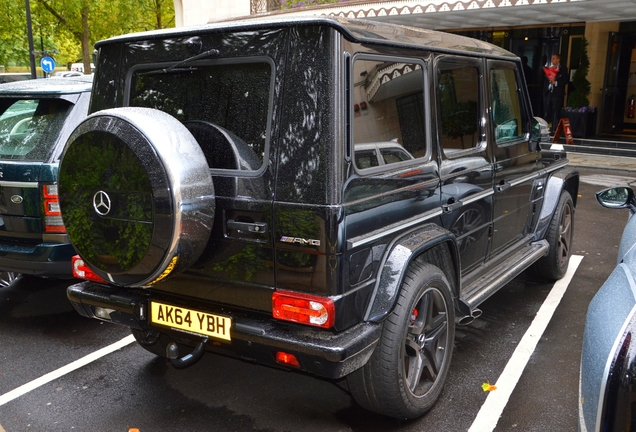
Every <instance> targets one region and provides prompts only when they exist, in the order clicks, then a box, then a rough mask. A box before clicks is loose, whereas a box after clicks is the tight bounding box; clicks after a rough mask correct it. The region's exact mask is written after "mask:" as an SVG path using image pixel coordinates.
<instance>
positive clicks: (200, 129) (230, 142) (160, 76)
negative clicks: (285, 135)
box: [128, 58, 273, 175]
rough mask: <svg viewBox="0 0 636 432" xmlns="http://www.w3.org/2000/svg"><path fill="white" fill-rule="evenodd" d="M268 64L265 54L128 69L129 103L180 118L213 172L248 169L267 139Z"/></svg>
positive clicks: (258, 160) (256, 165)
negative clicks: (262, 57)
mask: <svg viewBox="0 0 636 432" xmlns="http://www.w3.org/2000/svg"><path fill="white" fill-rule="evenodd" d="M272 87H273V64H272V63H271V62H270V61H269V60H268V59H260V58H257V59H250V60H242V61H239V62H237V61H236V60H234V61H233V62H231V61H227V60H226V61H216V62H204V63H198V62H193V63H188V65H187V67H175V68H174V69H170V67H168V68H165V67H164V68H163V69H161V68H159V69H158V68H157V65H152V68H149V67H148V66H144V67H143V68H138V69H136V70H134V71H133V74H132V79H131V84H130V96H129V102H128V104H129V105H130V106H137V107H146V108H154V109H158V110H161V111H164V112H166V113H168V114H170V115H172V116H173V117H175V118H177V119H178V120H179V121H181V122H182V123H183V124H184V125H185V126H186V127H187V128H188V130H189V131H190V132H191V133H192V135H194V137H195V138H196V139H197V141H198V143H199V145H200V146H201V148H202V150H203V153H204V154H205V156H206V159H207V161H208V165H209V166H210V168H211V169H212V171H213V172H214V171H215V170H216V171H225V172H227V170H231V171H235V172H236V171H237V170H238V171H241V172H242V173H244V174H248V175H249V174H250V173H251V174H254V173H255V172H258V171H259V170H260V169H261V168H263V169H264V167H265V165H264V164H263V161H264V160H266V157H267V156H266V154H267V151H268V150H267V149H268V143H269V139H268V136H269V118H270V115H269V112H270V109H271V105H272Z"/></svg>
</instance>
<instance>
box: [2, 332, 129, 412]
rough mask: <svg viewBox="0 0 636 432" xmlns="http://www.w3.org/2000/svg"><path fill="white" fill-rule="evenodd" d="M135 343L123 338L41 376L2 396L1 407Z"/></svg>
mask: <svg viewBox="0 0 636 432" xmlns="http://www.w3.org/2000/svg"><path fill="white" fill-rule="evenodd" d="M134 341H135V338H134V336H133V335H130V336H127V337H125V338H123V339H122V340H120V341H119V342H115V343H114V344H112V345H108V346H107V347H104V348H102V349H100V350H97V351H95V352H94V353H91V354H89V355H87V356H85V357H82V358H81V359H79V360H75V361H74V362H72V363H69V364H67V365H66V366H62V367H61V368H59V369H57V370H54V371H53V372H49V373H47V374H46V375H43V376H41V377H40V378H37V379H34V380H33V381H31V382H28V383H26V384H24V385H22V386H20V387H18V388H17V389H15V390H11V391H10V392H9V393H5V394H3V395H1V396H0V406H2V405H4V404H6V403H8V402H11V401H12V400H13V399H16V398H18V397H20V396H22V395H24V394H26V393H28V392H30V391H32V390H35V389H36V388H38V387H40V386H43V385H44V384H47V383H49V382H51V381H53V380H55V379H58V378H60V377H62V376H64V375H66V374H68V373H70V372H73V371H74V370H76V369H79V368H81V367H83V366H86V365H87V364H89V363H92V362H94V361H95V360H98V359H100V358H102V357H104V356H105V355H108V354H110V353H112V352H114V351H117V350H118V349H121V348H123V347H125V346H126V345H130V344H131V343H133V342H134Z"/></svg>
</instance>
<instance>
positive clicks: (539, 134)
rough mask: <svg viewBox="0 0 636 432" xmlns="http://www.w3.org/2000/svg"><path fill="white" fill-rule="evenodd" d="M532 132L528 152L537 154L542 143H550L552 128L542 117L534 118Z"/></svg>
mask: <svg viewBox="0 0 636 432" xmlns="http://www.w3.org/2000/svg"><path fill="white" fill-rule="evenodd" d="M531 131H532V132H530V142H529V143H528V147H529V148H528V150H530V151H531V152H535V151H537V150H540V149H541V143H542V142H548V141H550V127H549V126H548V122H547V121H545V120H544V119H542V118H541V117H533V118H532V129H531Z"/></svg>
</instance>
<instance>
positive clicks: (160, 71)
mask: <svg viewBox="0 0 636 432" xmlns="http://www.w3.org/2000/svg"><path fill="white" fill-rule="evenodd" d="M219 54H221V52H220V51H219V50H218V49H214V48H213V49H211V50H208V51H204V52H202V53H200V54H197V55H195V56H192V57H188V58H187V59H185V60H181V61H180V62H178V63H175V64H173V65H172V66H170V67H168V68H163V69H154V70H151V71H147V72H140V73H138V74H137V75H155V74H164V73H169V72H181V71H192V70H196V69H197V68H193V67H188V68H180V67H179V66H183V65H184V64H187V63H190V62H193V61H195V60H199V59H202V58H205V57H215V56H218V55H219Z"/></svg>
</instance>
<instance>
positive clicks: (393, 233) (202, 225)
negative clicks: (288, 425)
mask: <svg viewBox="0 0 636 432" xmlns="http://www.w3.org/2000/svg"><path fill="white" fill-rule="evenodd" d="M96 48H97V50H98V62H97V72H96V77H95V84H94V87H93V97H92V101H91V106H90V112H91V115H89V117H88V118H87V119H86V120H85V121H84V122H83V123H82V124H81V125H80V126H78V127H77V128H76V130H75V131H74V132H73V134H72V136H71V137H70V139H69V141H68V143H67V145H66V148H65V150H64V154H63V158H62V162H61V165H60V174H59V188H60V191H59V192H60V205H61V209H62V216H63V219H64V222H65V224H66V226H67V229H68V234H69V236H70V238H71V241H72V243H73V244H74V246H75V247H76V249H77V251H78V253H79V256H78V257H77V259H76V260H75V261H74V269H75V271H76V274H77V275H78V276H81V277H83V278H85V279H88V280H89V281H87V282H83V283H79V284H76V285H73V286H72V287H70V288H69V290H68V296H69V298H70V300H71V302H72V303H73V305H74V306H75V308H76V309H77V310H78V311H79V313H81V314H82V315H84V316H87V317H91V318H97V319H101V320H105V321H110V322H113V323H117V324H123V325H126V326H129V327H130V328H131V329H132V332H133V334H134V335H135V337H136V339H137V340H138V342H139V343H140V344H141V345H142V346H143V347H144V348H146V349H147V350H149V351H151V352H153V353H155V354H157V355H159V356H164V357H167V358H169V359H170V360H171V361H172V363H173V364H174V365H175V366H177V367H185V366H187V365H189V364H191V363H193V362H194V361H196V360H197V359H198V358H200V356H201V355H202V354H203V353H204V352H205V351H213V352H219V353H226V354H231V355H235V356H237V357H239V358H242V359H247V360H250V361H255V362H258V363H262V364H265V365H272V366H280V367H286V368H289V369H296V370H299V371H304V372H309V373H312V374H315V375H318V376H321V377H326V378H331V379H339V378H343V377H346V380H347V382H348V385H349V388H350V389H351V393H352V394H353V396H354V398H355V400H356V401H357V402H358V403H359V404H360V405H362V406H363V407H365V408H368V409H370V410H373V411H376V412H379V413H382V414H386V415H389V416H396V417H402V418H404V417H407V418H413V417H417V416H419V415H421V414H422V413H424V412H425V411H426V410H427V409H429V408H430V407H431V406H432V405H433V403H434V402H435V400H436V399H437V398H438V396H439V394H440V392H441V389H442V385H443V382H444V380H445V377H446V375H447V373H448V369H449V364H450V360H451V354H452V351H453V338H454V334H455V325H456V323H458V324H465V323H468V322H470V321H471V320H472V319H474V318H475V317H476V316H477V315H478V314H479V313H480V312H479V310H478V309H477V306H478V305H479V304H480V303H481V302H483V301H484V300H485V299H487V298H488V297H489V296H490V295H491V294H493V293H494V292H495V291H497V290H498V289H499V288H501V287H502V286H504V285H505V284H506V283H507V282H509V281H510V280H511V279H513V278H514V277H515V276H517V275H519V274H520V273H521V272H522V271H524V270H525V269H527V268H530V267H532V269H533V271H534V273H535V274H536V275H538V276H540V277H543V278H548V279H557V278H559V277H561V276H562V275H563V274H564V272H565V270H566V267H567V265H568V261H569V257H570V253H571V242H572V228H573V216H574V207H575V204H576V197H577V191H578V173H577V172H576V171H573V170H571V169H569V168H568V167H567V164H568V161H567V159H566V158H565V154H564V153H563V152H558V151H552V152H543V151H541V148H540V144H539V141H540V140H541V139H542V138H543V139H545V138H546V133H545V122H544V121H542V120H538V119H535V118H533V116H532V111H531V107H530V103H529V99H528V93H527V90H526V87H525V85H524V84H523V83H524V77H523V75H522V68H521V62H520V61H519V59H518V58H517V57H515V56H514V55H512V54H510V53H509V52H507V51H505V50H502V49H500V48H498V47H495V46H492V45H489V44H487V43H483V42H480V41H478V40H473V39H468V38H463V37H458V36H455V35H451V34H445V33H438V32H432V31H427V30H421V29H416V28H408V27H401V26H393V25H385V24H381V23H374V22H365V21H356V20H344V19H328V18H306V19H300V20H299V19H295V20H288V21H285V20H276V21H273V20H269V21H268V20H262V21H257V20H252V21H242V22H226V23H219V24H211V25H207V26H202V27H196V28H181V29H172V30H167V31H158V32H150V33H141V34H134V35H125V36H120V37H116V38H112V39H109V40H106V41H102V42H100V43H98V44H97V45H96ZM542 126H543V127H542ZM379 158H381V160H378V159H379Z"/></svg>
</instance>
